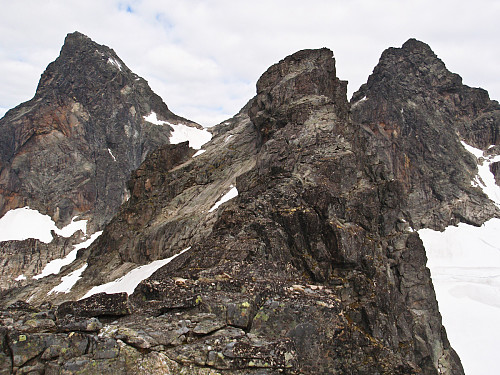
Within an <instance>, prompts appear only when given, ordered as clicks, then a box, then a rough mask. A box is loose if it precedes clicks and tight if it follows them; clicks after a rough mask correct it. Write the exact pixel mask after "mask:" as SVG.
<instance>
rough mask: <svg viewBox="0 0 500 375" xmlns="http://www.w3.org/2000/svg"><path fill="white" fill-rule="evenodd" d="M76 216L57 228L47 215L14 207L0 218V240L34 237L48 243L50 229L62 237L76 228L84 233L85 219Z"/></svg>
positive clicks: (49, 240) (67, 235)
mask: <svg viewBox="0 0 500 375" xmlns="http://www.w3.org/2000/svg"><path fill="white" fill-rule="evenodd" d="M76 218H77V216H75V217H74V218H73V219H72V220H71V223H69V224H68V225H67V226H65V227H64V228H62V229H59V228H58V227H57V226H56V224H55V223H54V221H53V220H52V218H51V217H50V216H49V215H43V214H41V213H40V212H38V211H37V210H32V209H31V208H29V207H22V208H16V209H14V210H10V211H8V212H7V213H6V214H5V215H4V216H3V217H2V218H1V219H0V242H2V241H22V240H27V239H28V238H36V239H38V240H40V241H42V242H44V243H49V242H51V241H52V234H51V233H50V231H52V230H53V231H54V232H55V233H56V234H57V235H59V236H62V237H70V236H72V235H73V234H74V233H75V232H77V231H78V230H81V231H82V232H83V233H84V234H86V233H87V220H78V221H75V219H76Z"/></svg>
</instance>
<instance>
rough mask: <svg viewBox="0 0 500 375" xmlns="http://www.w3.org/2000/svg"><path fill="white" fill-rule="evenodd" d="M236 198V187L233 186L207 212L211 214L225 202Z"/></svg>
mask: <svg viewBox="0 0 500 375" xmlns="http://www.w3.org/2000/svg"><path fill="white" fill-rule="evenodd" d="M237 196H238V189H236V186H233V185H231V189H230V190H229V191H228V192H227V193H226V194H224V195H223V196H222V197H221V199H219V200H218V201H217V202H216V203H215V204H214V205H213V206H212V208H211V209H210V210H208V212H213V211H215V210H216V209H218V208H219V206H220V205H221V204H223V203H226V202H227V201H229V200H231V199H233V198H235V197H237Z"/></svg>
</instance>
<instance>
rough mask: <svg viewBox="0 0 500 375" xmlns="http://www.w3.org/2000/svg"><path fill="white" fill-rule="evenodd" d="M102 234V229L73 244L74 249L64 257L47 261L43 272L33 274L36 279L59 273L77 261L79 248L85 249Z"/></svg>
mask: <svg viewBox="0 0 500 375" xmlns="http://www.w3.org/2000/svg"><path fill="white" fill-rule="evenodd" d="M101 234H102V231H99V232H95V233H94V234H93V235H92V236H90V238H89V239H88V240H86V241H84V242H81V243H79V244H76V245H74V246H73V250H71V251H70V252H69V253H68V254H67V255H66V256H65V257H64V258H59V259H54V260H52V261H50V262H49V263H47V264H46V265H45V267H44V268H43V270H42V272H41V273H40V274H38V275H36V276H33V278H34V279H36V280H38V279H41V278H42V277H45V276H49V275H52V274H56V275H57V274H58V273H59V272H60V271H61V268H63V267H64V266H67V265H68V264H71V263H73V262H74V261H75V259H76V255H77V253H78V250H80V249H85V248H87V247H89V246H90V245H91V244H92V242H94V241H95V240H96V239H97V237H99V236H100V235H101Z"/></svg>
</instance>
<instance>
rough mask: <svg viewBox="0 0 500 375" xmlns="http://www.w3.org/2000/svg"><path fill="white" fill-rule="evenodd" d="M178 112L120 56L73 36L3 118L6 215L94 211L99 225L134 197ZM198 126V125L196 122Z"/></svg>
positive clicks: (0, 178)
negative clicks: (131, 185)
mask: <svg viewBox="0 0 500 375" xmlns="http://www.w3.org/2000/svg"><path fill="white" fill-rule="evenodd" d="M151 111H154V112H156V113H157V114H158V116H160V117H161V118H163V119H165V120H169V121H171V122H173V123H179V122H183V123H186V124H187V123H190V122H189V121H187V120H184V119H182V118H180V117H178V116H175V115H174V114H173V113H171V112H170V111H169V110H168V108H167V106H166V105H165V103H163V101H162V100H161V98H160V97H158V96H157V95H156V94H154V93H153V92H152V91H151V89H150V88H149V86H148V85H147V82H146V81H145V80H144V79H142V78H140V77H138V76H137V75H136V74H134V73H132V72H131V71H130V69H128V68H127V67H126V65H125V64H124V63H123V61H121V60H120V58H119V57H118V56H117V55H116V54H115V52H114V51H113V50H111V49H109V48H108V47H106V46H102V45H99V44H97V43H94V42H93V41H91V40H90V39H89V38H87V37H86V36H84V35H82V34H79V33H73V34H69V35H68V36H67V37H66V40H65V43H64V46H63V48H62V49H61V54H60V56H59V57H58V58H57V59H56V60H55V61H54V62H53V63H51V64H50V65H49V66H48V67H47V69H46V71H45V72H44V73H43V75H42V77H41V79H40V83H39V85H38V88H37V91H36V94H35V96H34V98H33V99H31V100H30V101H28V102H26V103H23V104H21V105H20V106H18V107H16V108H14V109H12V110H10V111H9V112H8V113H7V114H6V115H5V117H4V118H2V119H1V120H0V129H1V130H2V134H3V136H2V138H1V140H0V167H1V172H0V188H1V190H0V193H1V197H0V214H3V213H5V212H6V211H8V210H9V209H12V208H16V207H19V206H23V205H30V206H32V207H33V208H37V209H39V210H41V211H42V212H44V213H48V214H49V215H50V216H51V217H52V218H53V219H54V220H55V221H56V222H57V223H58V224H65V223H67V222H68V221H69V220H70V219H71V217H73V216H75V215H78V214H80V215H81V214H88V215H89V216H90V217H91V218H92V219H93V224H94V227H96V228H98V227H100V226H102V225H103V224H105V223H106V222H108V221H109V219H110V218H111V217H112V216H113V215H114V214H115V213H116V211H117V209H118V207H119V206H120V204H121V203H122V202H123V201H124V200H126V199H127V196H128V192H127V191H126V188H125V183H126V181H127V179H128V177H129V175H130V172H131V171H133V170H135V169H136V168H137V167H138V166H139V165H140V163H141V162H142V161H143V160H144V158H145V157H146V155H147V154H149V153H150V152H151V151H153V150H155V149H156V148H158V146H160V145H162V144H167V143H168V138H169V135H170V129H169V127H163V126H157V125H153V124H151V123H148V122H146V121H145V120H144V118H143V116H146V115H148V114H149V113H151ZM191 124H192V123H191Z"/></svg>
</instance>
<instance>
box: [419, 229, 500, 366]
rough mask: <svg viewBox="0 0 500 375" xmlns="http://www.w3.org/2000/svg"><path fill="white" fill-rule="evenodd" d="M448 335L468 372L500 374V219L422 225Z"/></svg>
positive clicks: (422, 232)
mask: <svg viewBox="0 0 500 375" xmlns="http://www.w3.org/2000/svg"><path fill="white" fill-rule="evenodd" d="M418 233H419V235H420V238H421V239H422V241H423V243H424V246H425V249H426V253H427V258H428V263H427V266H428V267H429V269H430V270H431V274H432V281H433V284H434V289H435V291H436V296H437V300H438V303H439V310H440V312H441V315H442V317H443V325H444V326H445V327H446V332H447V334H448V338H449V340H450V342H451V345H452V346H453V348H454V349H455V350H456V351H457V353H458V355H459V356H460V359H461V361H462V364H463V366H464V369H465V373H466V374H500V362H498V360H497V359H496V358H497V348H498V337H499V336H500V321H499V320H498V316H499V314H500V242H499V241H498V234H499V233H500V219H491V220H489V221H487V222H486V223H484V224H483V225H482V226H481V227H474V226H471V225H468V224H464V223H460V224H459V225H458V226H456V227H454V226H450V227H448V228H446V230H445V231H444V232H437V231H433V230H431V229H421V230H419V231H418Z"/></svg>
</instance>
